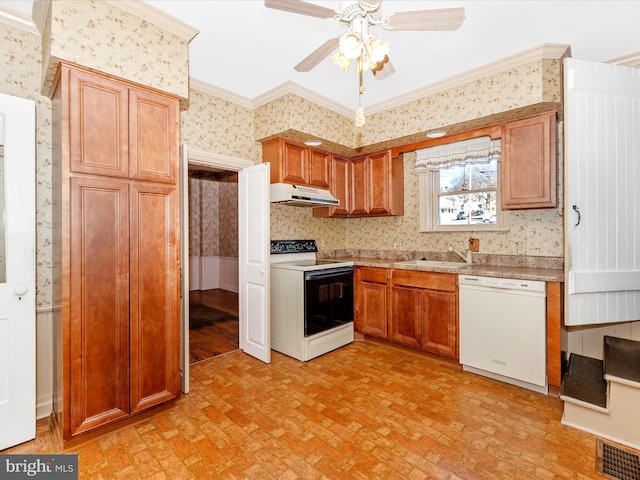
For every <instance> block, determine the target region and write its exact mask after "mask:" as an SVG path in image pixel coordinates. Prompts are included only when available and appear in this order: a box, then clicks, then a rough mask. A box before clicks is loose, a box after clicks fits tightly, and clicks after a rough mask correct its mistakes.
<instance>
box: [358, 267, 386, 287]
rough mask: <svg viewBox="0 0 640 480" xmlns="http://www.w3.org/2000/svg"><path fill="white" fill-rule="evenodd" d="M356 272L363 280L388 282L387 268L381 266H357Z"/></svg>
mask: <svg viewBox="0 0 640 480" xmlns="http://www.w3.org/2000/svg"><path fill="white" fill-rule="evenodd" d="M356 273H357V275H358V279H359V280H360V281H361V282H373V283H385V284H386V283H387V269H386V268H379V267H357V268H356Z"/></svg>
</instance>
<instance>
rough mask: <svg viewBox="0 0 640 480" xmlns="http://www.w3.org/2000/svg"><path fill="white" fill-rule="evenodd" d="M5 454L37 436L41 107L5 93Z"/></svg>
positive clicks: (1, 140)
mask: <svg viewBox="0 0 640 480" xmlns="http://www.w3.org/2000/svg"><path fill="white" fill-rule="evenodd" d="M0 148H1V149H2V150H1V151H2V152H3V153H2V155H0V425H1V427H0V450H2V449H5V448H8V447H11V446H13V445H17V444H19V443H22V442H25V441H27V440H31V439H33V438H35V434H36V319H35V314H36V306H35V305H36V302H35V298H36V285H35V284H36V281H35V272H36V269H35V197H36V194H35V104H34V102H33V101H32V100H26V99H23V98H17V97H11V96H8V95H1V94H0Z"/></svg>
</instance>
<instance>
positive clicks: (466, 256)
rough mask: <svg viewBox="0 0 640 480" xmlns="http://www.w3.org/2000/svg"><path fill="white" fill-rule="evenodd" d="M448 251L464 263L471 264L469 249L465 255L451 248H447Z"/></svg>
mask: <svg viewBox="0 0 640 480" xmlns="http://www.w3.org/2000/svg"><path fill="white" fill-rule="evenodd" d="M449 251H450V252H453V253H455V254H456V255H458V256H459V257H460V258H461V259H463V260H464V261H465V262H467V263H473V257H472V256H471V250H470V249H468V250H467V254H466V255H465V254H464V253H460V252H459V251H458V250H456V249H455V248H453V247H452V246H449Z"/></svg>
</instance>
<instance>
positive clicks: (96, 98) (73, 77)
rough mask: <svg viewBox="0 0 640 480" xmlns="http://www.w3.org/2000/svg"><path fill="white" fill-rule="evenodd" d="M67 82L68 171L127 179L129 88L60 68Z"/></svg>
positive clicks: (62, 79)
mask: <svg viewBox="0 0 640 480" xmlns="http://www.w3.org/2000/svg"><path fill="white" fill-rule="evenodd" d="M61 81H62V83H63V88H64V86H65V84H66V82H67V81H68V88H69V98H68V100H67V101H68V102H69V103H68V105H65V106H63V111H64V109H65V108H68V112H69V130H68V134H69V152H70V158H69V169H70V170H71V171H72V172H77V173H90V174H95V175H106V176H109V177H124V178H126V177H128V176H129V151H128V128H129V127H128V122H129V120H128V117H127V115H128V113H127V112H128V88H127V87H126V86H125V85H122V84H121V83H119V82H116V81H112V80H109V79H107V78H104V77H101V76H99V75H95V74H91V73H88V72H84V71H80V70H75V69H71V68H69V67H67V66H66V65H65V66H63V67H62V69H61Z"/></svg>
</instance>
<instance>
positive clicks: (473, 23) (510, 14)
mask: <svg viewBox="0 0 640 480" xmlns="http://www.w3.org/2000/svg"><path fill="white" fill-rule="evenodd" d="M147 3H149V4H151V5H152V6H154V7H157V8H159V9H161V10H163V11H165V12H167V13H169V14H170V15H172V16H174V17H176V18H178V19H180V20H182V21H183V22H185V23H187V24H189V25H191V26H192V27H195V28H196V29H199V30H200V33H199V34H198V35H197V36H196V37H195V38H194V39H193V40H192V41H191V44H190V47H189V53H190V64H189V68H190V74H191V76H192V77H193V78H195V79H198V80H201V81H203V82H205V83H208V84H211V85H213V86H216V87H220V88H223V89H225V90H228V91H230V92H233V93H234V94H237V95H240V96H242V97H245V98H247V99H248V100H253V99H255V98H256V97H258V96H260V95H262V94H264V93H265V92H267V91H269V90H271V89H273V88H276V87H278V86H280V85H282V84H284V83H286V82H294V83H296V84H298V85H301V86H303V87H306V88H308V89H310V90H312V91H314V92H316V93H317V94H319V95H321V96H323V97H326V98H328V99H330V100H333V101H335V102H337V103H338V104H340V105H342V106H343V107H345V108H347V109H351V110H355V108H356V107H357V103H358V98H357V97H358V95H357V89H358V85H357V82H358V76H357V74H356V73H354V72H349V73H346V72H344V71H342V70H340V69H339V68H338V67H337V66H336V65H334V64H333V63H332V62H331V60H330V59H329V58H327V59H325V60H324V61H322V62H321V63H320V64H319V65H318V66H317V67H315V68H314V69H313V70H311V71H310V72H308V73H299V72H296V71H295V70H294V69H293V67H294V65H296V64H297V63H298V62H300V61H301V60H302V59H303V58H304V57H306V56H307V55H308V54H309V53H311V52H312V51H313V50H315V49H316V48H317V47H318V46H319V45H320V44H322V43H323V42H324V41H325V40H327V39H328V38H330V37H332V36H334V35H336V34H339V33H341V32H342V31H343V30H344V29H343V27H342V26H341V25H340V24H339V22H338V21H337V20H329V19H321V18H315V17H309V16H304V15H299V14H295V13H289V12H284V11H280V10H274V9H268V8H266V7H265V6H264V2H263V1H262V0H235V1H229V0H148V2H147ZM312 3H316V4H318V5H322V6H326V7H330V8H332V9H339V8H340V4H341V3H342V2H340V1H313V2H312ZM0 6H6V7H9V8H13V9H16V10H18V11H21V12H23V13H27V14H29V15H30V14H31V1H27V0H17V1H15V0H14V1H5V0H0ZM445 7H464V8H465V10H466V20H465V21H464V23H463V24H462V26H461V27H460V29H458V30H457V31H454V32H410V31H388V30H383V29H382V28H381V27H377V28H374V29H372V33H374V34H376V35H377V36H379V37H380V38H383V39H385V40H389V41H390V42H391V52H390V54H389V56H390V58H391V61H392V63H393V65H394V67H395V69H396V73H395V74H394V75H392V76H391V77H389V78H387V79H385V80H375V79H374V78H373V76H372V75H371V73H370V72H367V74H366V75H365V86H366V91H365V93H364V95H363V104H364V106H365V111H366V110H367V107H375V105H376V104H379V103H382V102H385V103H389V102H390V101H393V99H395V98H400V97H402V96H403V95H405V94H407V93H408V92H411V91H413V90H416V89H419V88H422V87H425V86H428V85H431V84H434V83H436V82H438V81H441V80H444V79H447V78H450V77H454V76H456V75H459V74H462V73H464V72H467V71H469V70H472V69H474V68H478V67H481V66H483V65H486V64H488V63H491V62H494V61H497V60H500V59H502V58H505V57H509V56H511V55H514V54H518V53H520V52H522V51H525V50H528V49H530V48H534V47H537V46H540V45H542V44H544V43H557V44H567V45H570V46H571V51H572V56H573V57H575V58H580V59H585V60H594V61H608V60H611V59H614V58H618V57H622V56H627V55H630V54H634V53H637V52H638V51H640V28H638V19H640V1H629V0H628V1H576V0H570V1H560V0H555V1H554V0H535V1H524V0H502V1H480V0H471V1H469V0H461V1H453V0H447V1H428V0H422V1H404V0H384V2H383V4H382V12H383V13H390V12H396V11H408V10H425V9H430V8H445Z"/></svg>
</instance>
